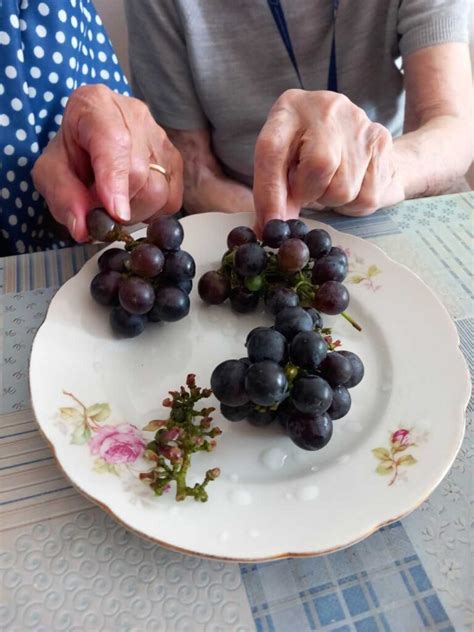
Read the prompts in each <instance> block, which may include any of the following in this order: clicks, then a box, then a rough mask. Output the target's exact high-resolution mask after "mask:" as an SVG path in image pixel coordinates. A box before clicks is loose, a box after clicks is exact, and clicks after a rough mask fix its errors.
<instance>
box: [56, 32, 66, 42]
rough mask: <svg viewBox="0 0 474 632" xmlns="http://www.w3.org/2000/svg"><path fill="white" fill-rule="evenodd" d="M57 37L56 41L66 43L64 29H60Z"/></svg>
mask: <svg viewBox="0 0 474 632" xmlns="http://www.w3.org/2000/svg"><path fill="white" fill-rule="evenodd" d="M55 37H56V41H57V42H58V43H59V44H64V42H65V41H66V36H65V35H64V33H63V32H62V31H58V32H57V33H56V35H55Z"/></svg>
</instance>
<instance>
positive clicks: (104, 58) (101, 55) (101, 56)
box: [97, 50, 107, 61]
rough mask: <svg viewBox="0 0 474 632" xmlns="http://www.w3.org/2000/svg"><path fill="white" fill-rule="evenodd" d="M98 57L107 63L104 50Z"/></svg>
mask: <svg viewBox="0 0 474 632" xmlns="http://www.w3.org/2000/svg"><path fill="white" fill-rule="evenodd" d="M97 57H98V58H99V59H100V61H107V55H106V54H105V53H104V51H102V50H101V51H99V54H98V55H97Z"/></svg>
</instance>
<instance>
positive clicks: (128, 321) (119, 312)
mask: <svg viewBox="0 0 474 632" xmlns="http://www.w3.org/2000/svg"><path fill="white" fill-rule="evenodd" d="M145 324H146V320H145V318H144V317H143V316H140V315H139V314H130V313H129V312H127V310H125V309H123V307H120V305H118V306H117V307H113V308H112V311H111V312H110V325H111V327H112V331H113V332H114V333H115V334H117V335H118V336H121V337H122V338H135V336H139V335H140V334H141V333H142V332H143V330H144V329H145Z"/></svg>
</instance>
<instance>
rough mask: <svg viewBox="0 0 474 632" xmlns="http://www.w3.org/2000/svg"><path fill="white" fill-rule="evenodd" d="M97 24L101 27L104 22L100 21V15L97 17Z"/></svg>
mask: <svg viewBox="0 0 474 632" xmlns="http://www.w3.org/2000/svg"><path fill="white" fill-rule="evenodd" d="M95 23H96V24H98V25H99V26H100V25H101V24H102V20H101V19H100V15H96V16H95Z"/></svg>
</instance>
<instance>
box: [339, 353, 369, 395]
mask: <svg viewBox="0 0 474 632" xmlns="http://www.w3.org/2000/svg"><path fill="white" fill-rule="evenodd" d="M339 353H340V354H341V355H343V356H344V357H345V358H347V359H348V360H349V362H350V363H351V366H352V377H351V378H350V380H349V381H347V382H346V383H345V384H344V386H345V387H346V388H353V387H354V386H357V384H359V382H361V381H362V378H363V377H364V364H363V362H362V360H361V359H360V358H359V356H358V355H357V354H355V353H352V351H339Z"/></svg>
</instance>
